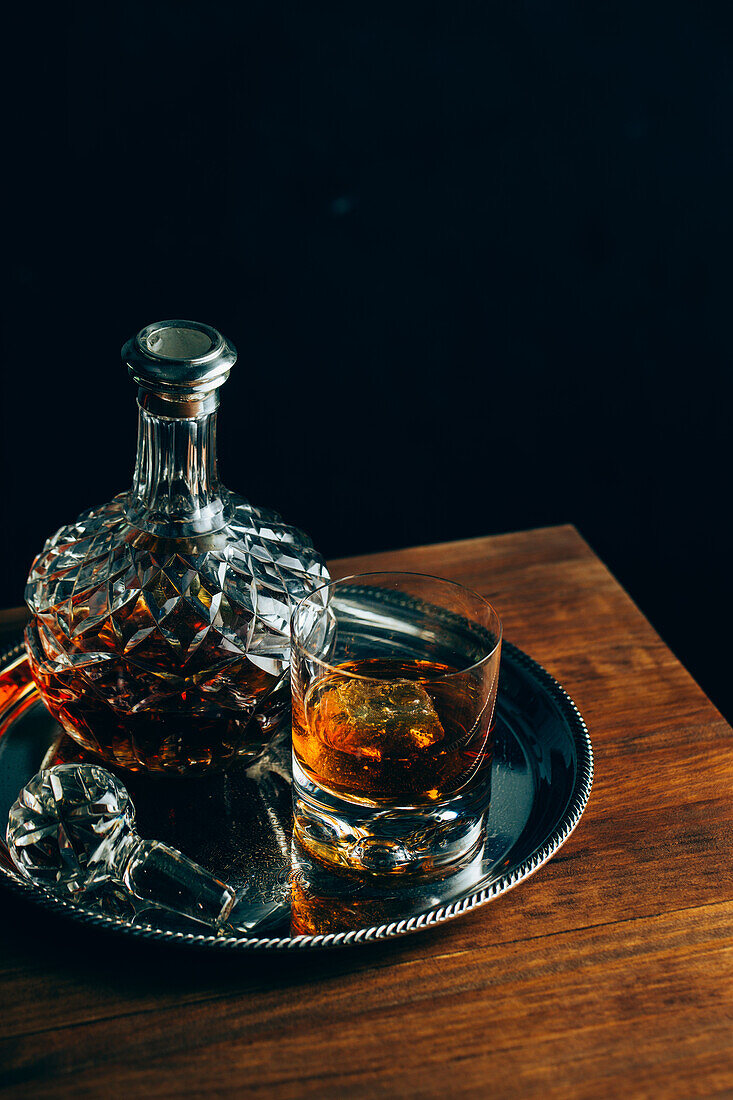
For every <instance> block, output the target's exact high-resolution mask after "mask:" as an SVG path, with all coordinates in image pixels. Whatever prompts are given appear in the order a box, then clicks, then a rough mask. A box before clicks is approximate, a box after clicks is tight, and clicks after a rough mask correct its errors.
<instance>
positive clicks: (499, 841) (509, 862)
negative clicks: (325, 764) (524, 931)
mask: <svg viewBox="0 0 733 1100" xmlns="http://www.w3.org/2000/svg"><path fill="white" fill-rule="evenodd" d="M84 759H87V757H86V756H85V755H84V753H83V752H82V750H81V749H79V748H78V746H77V745H76V744H75V743H74V742H73V741H71V739H70V738H68V737H66V736H65V735H64V734H63V731H62V730H61V728H60V726H59V725H58V724H57V723H56V722H55V721H54V720H53V719H52V718H51V716H50V715H49V714H48V712H47V711H46V709H45V708H44V706H43V704H42V703H41V701H40V698H39V696H38V693H37V691H36V689H35V686H34V684H33V682H32V680H31V679H30V673H29V671H28V666H27V662H26V660H25V656H24V649H23V646H22V644H19V645H16V646H14V647H13V648H11V649H9V650H5V651H4V652H1V653H0V833H2V834H3V837H4V831H5V822H7V818H8V812H9V810H10V807H11V805H12V803H13V802H14V801H15V799H16V797H17V795H18V792H19V791H20V789H21V787H23V786H24V785H25V783H26V782H27V781H28V779H29V778H30V777H31V776H32V775H34V774H35V773H36V772H37V771H38V770H39V769H40V768H41V767H42V766H45V767H48V766H50V765H51V764H54V763H61V762H68V761H72V760H84ZM89 759H91V758H89ZM120 777H121V778H122V781H123V782H124V783H125V785H126V786H127V787H128V789H129V790H130V793H131V795H132V798H133V801H134V802H135V805H136V808H137V825H138V831H139V832H140V834H141V835H142V836H146V837H151V838H155V839H158V840H163V841H165V842H166V843H167V844H170V845H172V846H174V847H176V848H178V849H179V850H181V851H183V852H184V853H185V854H186V855H187V856H189V857H191V858H192V859H195V860H197V861H198V862H199V863H201V864H202V865H203V866H205V867H207V868H208V869H209V870H211V871H212V872H213V873H214V874H215V875H217V876H218V877H219V878H221V879H224V880H225V881H226V882H228V883H230V884H231V885H233V886H241V885H243V884H244V883H245V882H249V883H250V890H251V892H252V896H253V899H254V900H255V901H260V902H267V901H268V900H271V899H272V898H274V897H278V898H282V897H287V896H288V894H290V896H291V905H292V917H291V916H290V915H289V913H287V914H285V915H284V916H283V918H282V920H281V923H280V925H277V924H276V925H274V926H272V927H269V928H268V931H267V932H266V933H265V932H261V933H260V934H259V935H255V934H250V935H243V936H232V935H226V934H221V933H220V934H219V935H214V934H212V933H211V932H210V931H208V930H207V928H206V926H204V925H201V924H197V923H196V922H194V921H187V920H185V919H184V918H179V917H176V916H174V915H173V914H170V913H169V912H167V911H166V910H164V909H162V908H156V907H155V906H152V907H151V906H150V905H149V904H147V905H143V904H142V903H139V904H138V903H135V904H133V902H131V901H130V900H129V898H126V897H122V896H121V895H120V896H115V895H109V896H107V895H103V896H101V897H98V898H89V897H87V896H85V898H84V899H83V904H82V903H81V902H73V901H70V900H66V899H64V898H61V897H58V896H56V895H54V894H52V893H50V892H48V891H46V890H44V889H42V888H40V887H37V886H34V885H32V884H31V883H29V882H28V881H27V880H26V879H24V878H23V877H22V876H21V875H20V874H18V872H17V871H16V869H15V867H14V865H13V863H12V861H11V859H10V856H9V854H8V850H7V847H6V845H5V843H4V839H0V874H1V875H2V877H3V878H4V879H5V881H6V882H7V884H8V885H9V886H11V887H13V888H15V889H16V890H18V891H21V892H22V893H23V894H25V895H26V896H27V897H29V898H31V899H32V900H33V901H34V902H36V903H37V904H38V905H41V906H43V907H44V908H46V909H48V910H51V911H55V912H56V913H59V914H63V915H65V916H67V917H70V918H72V919H74V920H77V921H81V922H83V923H85V924H91V925H96V926H98V927H102V928H108V929H110V930H114V931H118V932H123V933H125V934H127V935H131V936H139V937H143V938H144V939H153V940H161V941H164V942H172V943H180V944H186V945H190V946H197V947H206V948H213V949H216V950H219V951H222V950H235V951H263V950H268V951H272V950H301V949H303V950H306V949H307V950H310V949H313V948H320V949H324V948H335V947H344V946H349V945H352V944H360V943H369V942H373V941H376V940H384V939H389V938H391V937H395V936H404V935H407V934H408V933H411V932H418V931H420V930H422V929H426V928H430V927H432V926H433V925H436V924H442V923H443V922H445V921H448V920H452V919H453V918H454V917H458V916H460V915H461V914H462V913H466V912H468V911H470V910H471V909H476V908H478V907H479V906H481V905H485V904H486V903H487V902H489V901H492V900H493V899H494V898H496V897H498V896H499V895H500V894H503V893H505V892H506V891H507V890H510V889H511V888H512V887H514V886H517V885H518V884H519V883H520V882H523V881H524V880H525V879H526V878H528V877H529V876H530V875H531V874H533V873H534V872H535V871H536V870H538V868H540V867H541V866H542V865H543V863H546V862H547V860H548V859H550V858H551V856H552V855H554V853H555V852H557V851H558V849H559V848H560V847H561V846H562V845H563V844H564V843H565V841H566V840H567V839H568V837H569V836H570V834H571V833H572V831H573V830H574V829H575V827H576V825H577V824H578V821H579V820H580V817H581V814H582V813H583V810H584V809H585V806H586V803H587V801H588V797H589V795H590V790H591V784H592V781H593V750H592V748H591V743H590V738H589V736H588V730H587V728H586V725H585V723H584V721H583V719H582V717H581V715H580V713H579V711H578V708H577V707H576V706H575V704H574V703H573V701H572V699H570V697H569V696H568V695H567V693H566V692H565V691H564V690H563V688H562V687H561V686H560V685H559V684H558V683H557V681H556V680H554V679H553V678H552V677H551V676H550V675H549V674H548V673H547V672H546V671H545V670H544V669H543V668H542V667H541V666H540V665H538V664H537V663H536V661H533V660H532V658H531V657H528V656H527V655H526V654H525V653H523V652H522V651H521V650H519V649H517V648H516V647H515V646H513V645H511V644H509V643H505V644H504V649H503V653H502V667H501V676H500V687H499V697H498V701H497V722H496V739H495V751H494V762H493V766H492V793H491V805H490V810H489V815H488V822H487V828H486V835H485V840H484V844H483V847H482V849H481V850H480V851H479V853H478V854H477V855H476V856H475V857H474V858H473V859H472V860H471V862H470V863H469V864H468V865H467V866H464V867H461V868H460V869H459V870H458V871H457V872H455V873H453V874H452V875H450V876H449V877H445V878H443V879H440V880H431V881H423V880H420V881H414V880H409V881H408V880H405V879H398V880H397V882H396V883H395V884H393V883H387V884H381V885H380V884H378V883H376V881H375V882H370V881H366V880H365V879H364V878H350V877H349V876H346V875H343V874H339V875H336V874H333V873H328V872H326V871H324V869H323V868H321V867H316V866H314V865H313V864H312V863H309V862H308V860H307V859H305V858H304V857H303V856H302V854H299V853H298V851H297V850H296V849H295V848H294V846H293V844H292V842H291V835H290V834H291V826H292V811H291V803H290V787H289V782H290V752H289V729H288V730H285V731H284V732H283V735H282V736H281V737H280V738H279V739H278V740H276V742H275V743H274V745H273V746H272V748H271V750H270V752H269V754H268V756H267V757H266V758H265V760H264V761H262V762H260V763H258V764H257V765H255V766H254V767H253V768H250V769H249V770H248V771H244V770H239V771H232V772H230V773H229V774H228V775H226V776H220V777H218V778H213V779H204V780H202V779H198V780H188V781H187V780H181V779H176V780H160V779H157V780H152V779H147V778H142V777H137V776H130V775H124V774H123V773H120ZM291 921H292V923H291Z"/></svg>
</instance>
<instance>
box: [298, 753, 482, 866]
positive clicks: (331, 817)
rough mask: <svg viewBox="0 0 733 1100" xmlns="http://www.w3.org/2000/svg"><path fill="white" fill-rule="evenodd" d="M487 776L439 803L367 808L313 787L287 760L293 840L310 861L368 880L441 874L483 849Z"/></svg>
mask: <svg viewBox="0 0 733 1100" xmlns="http://www.w3.org/2000/svg"><path fill="white" fill-rule="evenodd" d="M490 793H491V772H490V770H489V769H487V770H486V777H485V778H484V779H482V780H481V781H480V782H479V783H477V784H474V786H472V787H471V789H470V791H468V792H461V793H460V794H457V795H454V796H453V798H451V799H448V800H446V801H444V802H435V803H431V804H428V805H424V806H416V807H408V808H405V807H400V808H395V807H389V808H387V807H383V806H381V807H372V806H364V805H362V804H359V803H355V802H348V801H346V800H345V799H342V798H337V797H335V796H334V795H332V794H330V793H329V792H327V791H324V790H322V789H321V788H320V787H317V786H316V785H315V784H314V783H313V782H312V781H311V780H310V779H309V778H308V776H306V775H305V773H304V772H303V770H302V769H301V768H300V766H299V765H298V762H297V760H296V759H295V758H293V807H294V815H295V819H294V835H295V838H296V840H297V841H299V842H300V844H302V845H303V847H304V848H305V849H306V851H308V852H309V853H310V854H311V855H313V856H314V857H315V858H317V859H320V860H323V861H325V862H326V863H331V864H337V865H339V866H342V867H346V868H348V869H350V870H356V871H365V872H371V873H374V874H382V875H383V874H389V875H391V874H404V873H406V872H419V873H420V874H421V875H431V874H436V875H440V874H444V873H445V872H446V870H448V869H451V868H453V867H454V866H455V865H457V864H459V863H462V862H464V861H465V860H468V859H471V858H472V857H473V856H474V855H475V853H476V851H477V850H478V848H479V847H480V846H481V845H482V844H483V840H484V835H485V829H486V818H487V814H488V810H489V797H490Z"/></svg>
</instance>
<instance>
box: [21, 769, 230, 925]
mask: <svg viewBox="0 0 733 1100" xmlns="http://www.w3.org/2000/svg"><path fill="white" fill-rule="evenodd" d="M134 820H135V808H134V806H133V804H132V802H131V801H130V796H129V794H128V793H127V791H126V790H125V788H124V787H123V785H122V784H121V783H120V782H119V780H118V779H116V778H115V777H114V776H113V775H111V774H110V773H109V772H108V771H106V770H105V769H104V768H100V767H98V766H97V765H96V764H60V765H57V766H56V767H53V768H49V769H48V770H45V771H42V772H39V773H38V774H37V775H35V776H34V777H33V779H31V780H30V782H29V783H27V784H26V786H25V787H24V788H23V790H22V791H21V792H20V795H19V796H18V799H17V801H16V802H15V803H14V805H13V807H12V809H11V811H10V816H9V818H8V831H7V842H8V849H9V851H10V855H11V856H12V858H13V862H14V863H15V865H16V867H17V868H18V870H19V871H20V872H21V873H22V874H23V875H24V876H25V877H26V878H28V879H30V880H31V881H32V882H35V883H37V884H38V885H39V886H44V887H45V888H46V889H48V890H52V891H54V892H59V893H64V894H69V895H71V896H72V897H79V896H80V895H82V894H83V893H85V892H86V891H87V890H90V889H92V888H94V887H96V886H98V885H100V884H101V883H104V882H106V881H108V880H113V881H115V882H117V883H119V884H121V885H122V886H124V887H125V888H126V889H127V890H128V891H129V892H130V893H131V894H133V895H134V896H135V897H137V898H139V899H140V900H141V901H150V902H154V903H155V904H157V905H163V906H165V907H166V908H168V909H171V910H173V911H174V912H176V913H181V914H182V915H183V916H186V917H190V918H192V919H193V920H198V921H203V922H204V923H205V924H210V925H213V926H214V927H215V928H221V927H222V926H223V925H225V924H226V923H227V921H228V919H229V916H230V913H231V911H232V908H233V906H234V903H235V900H236V895H235V894H234V892H233V891H232V890H230V888H229V887H228V886H226V885H225V884H224V883H223V882H220V881H219V880H218V879H216V878H214V876H213V875H211V874H209V872H208V871H205V870H204V868H203V867H200V866H199V865H198V864H196V863H194V862H193V861H192V860H190V859H187V858H186V856H184V855H182V854H181V853H180V852H177V851H175V850H174V849H173V848H169V847H168V846H167V845H165V844H161V843H160V841H157V840H143V839H142V838H141V837H139V836H138V835H137V833H136V832H135V829H134Z"/></svg>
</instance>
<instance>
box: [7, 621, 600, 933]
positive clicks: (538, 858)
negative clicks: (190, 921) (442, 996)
mask: <svg viewBox="0 0 733 1100" xmlns="http://www.w3.org/2000/svg"><path fill="white" fill-rule="evenodd" d="M23 652H24V645H23V643H22V642H20V643H18V644H16V645H12V646H9V647H4V648H2V649H0V671H2V667H3V666H4V665H5V664H7V663H9V662H12V661H14V660H16V659H17V658H18V657H19V656H21V655H22V654H23ZM503 655H504V658H506V657H508V658H509V660H510V661H511V662H512V663H513V664H515V665H517V666H519V667H520V668H521V669H523V670H524V671H525V672H528V673H529V674H530V676H531V677H532V678H533V679H534V681H535V682H536V684H537V686H538V687H539V688H540V690H542V691H543V692H544V693H545V694H547V695H548V696H549V697H550V698H551V699H552V700H553V701H554V702H555V703H556V705H557V707H558V709H559V711H560V713H561V715H562V717H563V719H564V721H565V724H566V727H567V732H568V733H569V734H570V736H571V738H572V741H573V744H574V747H575V752H576V759H577V768H576V774H575V782H574V784H573V790H572V793H571V796H570V798H569V800H568V803H567V806H566V808H565V811H564V813H563V814H562V816H561V818H560V820H559V821H558V822H557V824H556V825H555V827H554V828H553V829H552V830H551V832H550V833H549V834H548V836H547V837H546V838H545V840H544V841H543V842H542V843H540V844H539V845H537V846H536V847H535V848H534V850H533V851H532V852H531V853H530V855H529V856H527V858H526V859H524V860H522V861H521V863H519V864H517V865H516V866H515V867H512V868H511V869H510V870H509V871H508V872H507V873H506V874H504V875H501V876H500V877H499V878H497V879H495V880H494V881H493V882H492V883H490V884H489V885H488V886H486V887H484V888H483V889H481V890H478V891H476V892H474V893H468V894H466V896H464V897H462V898H459V899H458V900H456V901H454V902H451V903H450V904H448V905H443V906H438V907H436V908H432V909H427V910H425V911H424V912H422V913H419V914H417V915H414V916H411V917H408V918H405V919H403V920H396V921H391V922H389V923H387V924H380V925H373V926H370V927H364V928H359V929H351V930H349V931H346V932H329V933H324V934H320V935H300V936H264V937H258V936H227V935H218V936H217V935H212V934H207V933H190V932H176V931H172V930H168V929H163V928H156V927H154V926H153V925H147V924H131V923H129V922H128V921H125V920H123V919H121V918H118V917H112V916H108V915H106V914H104V913H98V912H93V911H91V910H89V909H86V908H85V907H84V906H82V905H79V904H78V903H76V902H73V901H68V900H66V899H65V898H60V897H58V896H57V895H55V894H53V893H51V892H50V891H48V890H46V889H44V888H43V887H40V886H36V885H35V884H34V883H31V882H29V881H28V880H26V879H25V878H23V877H22V876H21V875H20V874H19V873H18V872H17V871H16V870H15V867H14V866H13V865H12V863H11V862H10V856H9V854H8V851H7V847H6V845H5V842H4V839H0V856H1V857H2V858H1V859H0V873H1V874H2V876H3V879H4V880H5V882H6V884H7V885H8V886H9V887H10V888H11V889H12V890H14V891H15V892H17V893H19V894H21V895H23V896H25V897H27V898H29V899H30V900H32V901H33V902H34V903H35V904H37V905H39V906H41V907H42V908H44V909H47V910H51V911H53V912H56V913H58V914H59V915H62V916H65V917H68V918H69V919H71V920H74V921H76V922H78V923H82V924H86V925H95V926H97V927H100V928H107V929H109V930H113V931H116V932H120V933H122V934H124V935H127V936H132V937H134V938H136V939H144V940H155V941H160V942H165V943H171V944H181V945H186V946H190V947H205V948H214V949H217V950H219V951H230V950H236V951H280V952H287V951H300V950H306V949H325V948H337V947H351V946H357V945H360V944H368V943H374V942H377V941H381V940H387V939H393V938H395V937H398V936H405V935H409V934H411V933H414V932H420V931H422V930H423V929H426V928H432V927H434V926H436V925H439V924H444V923H445V922H446V921H449V920H454V919H455V918H456V917H459V916H461V915H462V914H463V913H467V912H470V911H471V910H473V909H478V908H480V907H481V906H483V905H486V904H487V903H488V902H490V901H493V900H494V899H495V898H497V897H499V896H500V895H502V894H505V893H507V891H509V890H511V889H513V888H514V887H515V886H518V885H519V884H520V883H522V882H524V881H525V880H526V879H528V878H529V877H530V875H533V874H534V873H535V871H538V870H539V869H540V867H542V866H543V865H544V864H545V863H547V861H548V860H549V859H551V858H552V856H554V855H555V853H556V852H557V851H559V849H560V848H561V847H562V845H563V844H564V843H565V842H566V841H567V839H568V838H569V837H570V836H571V834H572V833H573V832H574V830H575V828H576V827H577V825H578V822H579V821H580V818H581V817H582V815H583V812H584V810H585V807H586V805H587V803H588V799H589V797H590V793H591V788H592V785H593V770H594V765H593V747H592V745H591V740H590V734H589V732H588V727H587V726H586V724H585V721H584V720H583V717H582V715H581V713H580V711H579V709H578V707H577V706H576V704H575V703H574V701H573V700H572V699H571V697H570V695H569V694H568V693H567V692H566V691H565V689H564V688H563V687H562V685H561V684H560V683H558V681H557V680H556V679H555V678H554V677H553V676H551V675H550V673H549V672H547V670H546V669H545V668H543V667H542V665H540V664H539V663H538V662H537V661H535V660H534V659H533V658H532V657H530V656H528V654H526V653H525V652H524V651H523V650H521V649H519V648H518V647H517V646H515V645H513V644H512V643H511V642H507V641H506V640H505V641H504V643H503ZM3 833H4V830H3ZM6 861H7V862H6Z"/></svg>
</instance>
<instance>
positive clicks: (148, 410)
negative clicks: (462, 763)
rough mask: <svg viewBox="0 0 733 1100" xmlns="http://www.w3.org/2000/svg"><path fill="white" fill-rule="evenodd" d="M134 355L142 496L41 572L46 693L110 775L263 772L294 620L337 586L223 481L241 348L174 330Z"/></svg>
mask: <svg viewBox="0 0 733 1100" xmlns="http://www.w3.org/2000/svg"><path fill="white" fill-rule="evenodd" d="M122 355H123V359H124V361H125V362H126V363H127V364H128V367H129V370H130V374H131V375H132V377H133V379H134V381H135V382H136V383H137V385H138V387H139V389H138V405H139V410H140V411H139V428H138V449H137V462H136V466H135V475H134V480H133V485H132V488H131V489H130V490H129V492H126V493H122V494H120V495H119V496H116V497H115V498H114V499H113V500H112V501H111V502H110V503H109V504H105V505H103V506H102V507H101V508H94V509H93V510H92V511H89V512H84V513H83V514H82V515H81V516H79V518H78V519H77V520H76V521H75V522H74V523H72V524H71V525H69V526H68V527H62V528H61V530H59V531H57V532H56V534H55V535H54V536H53V537H52V538H50V539H49V540H48V542H47V543H46V545H45V546H44V548H43V550H42V551H41V553H40V554H39V556H38V557H37V558H36V560H35V561H34V563H33V566H32V568H31V572H30V576H29V577H28V582H27V586H26V601H27V603H28V606H29V608H30V610H31V612H32V615H33V618H32V620H31V622H30V624H29V626H28V628H27V630H26V648H27V651H28V658H29V662H30V667H31V671H32V673H33V678H34V680H35V682H36V684H37V685H38V688H39V691H40V692H41V695H42V697H43V700H44V702H45V704H46V706H47V707H48V709H49V710H50V711H51V713H52V714H53V716H54V717H55V718H56V719H57V720H58V721H59V722H60V723H61V725H62V726H63V728H64V729H65V730H66V732H67V733H68V734H69V735H70V736H71V737H73V738H74V740H75V741H77V742H78V743H79V744H80V745H82V746H83V747H84V748H85V749H87V750H89V751H91V752H93V753H95V754H97V755H98V756H99V757H101V758H102V759H103V760H105V761H107V762H108V763H111V764H114V765H117V766H119V767H123V768H127V769H130V770H132V771H148V772H165V773H172V774H176V773H177V774H190V775H195V774H201V773H204V772H208V771H211V770H220V769H223V768H226V767H227V766H228V765H230V764H232V763H233V762H235V761H242V762H244V763H249V762H252V761H254V760H255V759H256V758H257V757H258V756H259V755H260V754H261V752H262V751H263V749H264V747H265V745H266V744H267V743H268V741H269V740H270V738H271V736H272V735H273V733H274V732H275V731H276V730H277V729H278V728H279V726H280V724H281V722H282V720H283V716H284V714H285V713H286V712H287V707H288V702H289V697H288V684H287V670H288V663H289V647H290V635H289V627H290V615H291V610H292V607H293V606H294V604H295V603H296V602H297V601H298V600H299V599H301V598H302V597H303V596H304V595H306V594H307V593H308V592H310V591H312V590H313V589H314V588H316V587H317V586H318V585H320V584H322V583H324V581H325V580H327V579H328V574H327V572H326V568H325V565H324V562H323V559H322V558H321V557H320V555H319V554H318V553H317V552H316V551H315V550H314V549H313V545H312V543H311V541H310V540H309V539H308V538H307V536H305V535H304V534H302V532H300V531H298V530H296V529H295V528H293V527H288V526H286V525H285V524H283V522H282V520H281V519H280V517H279V516H278V515H277V514H276V513H274V512H269V511H265V510H264V509H261V508H254V507H253V506H252V505H251V504H249V503H248V502H247V501H246V500H244V499H243V498H242V497H240V496H236V495H235V494H233V493H230V492H228V491H227V490H226V489H224V487H223V486H222V485H221V484H220V483H219V481H218V478H217V466H216V410H217V406H218V404H219V395H218V389H219V386H221V385H222V383H223V382H225V381H226V379H227V377H228V375H229V371H230V369H231V367H232V365H233V364H234V362H235V360H236V351H235V349H234V347H233V346H232V344H230V343H229V342H228V341H227V340H225V339H224V338H223V337H222V336H221V335H220V334H219V333H218V332H216V330H215V329H212V328H210V327H209V326H208V325H203V324H198V323H196V322H192V321H162V322H159V323H157V324H154V325H149V326H148V327H147V328H145V329H143V330H142V331H141V332H140V333H138V335H137V336H136V337H135V338H134V339H133V340H130V341H129V342H128V343H127V344H126V345H125V347H124V348H123V349H122Z"/></svg>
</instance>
